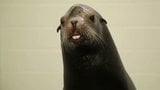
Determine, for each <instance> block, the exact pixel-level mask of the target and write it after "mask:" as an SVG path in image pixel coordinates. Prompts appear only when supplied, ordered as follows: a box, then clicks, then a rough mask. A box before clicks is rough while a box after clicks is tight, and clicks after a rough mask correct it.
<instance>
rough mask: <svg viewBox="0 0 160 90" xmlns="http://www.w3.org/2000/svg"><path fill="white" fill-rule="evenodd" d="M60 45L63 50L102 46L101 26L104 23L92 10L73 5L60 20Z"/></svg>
mask: <svg viewBox="0 0 160 90" xmlns="http://www.w3.org/2000/svg"><path fill="white" fill-rule="evenodd" d="M60 23H61V25H60V26H59V27H58V29H57V31H59V30H61V43H62V46H64V47H65V48H74V47H97V45H102V41H103V40H102V38H103V37H102V35H101V34H103V31H102V24H103V25H104V24H105V23H106V21H105V20H104V19H103V18H102V17H101V16H100V15H99V14H98V13H97V12H96V11H95V10H93V9H92V8H90V7H88V6H84V5H74V6H72V7H71V8H70V9H69V11H68V12H67V13H66V15H64V16H63V17H62V18H61V20H60Z"/></svg>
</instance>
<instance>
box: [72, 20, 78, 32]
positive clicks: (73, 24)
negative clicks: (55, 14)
mask: <svg viewBox="0 0 160 90" xmlns="http://www.w3.org/2000/svg"><path fill="white" fill-rule="evenodd" d="M77 22H78V21H77V20H72V21H71V24H72V26H73V29H74V30H75V29H76V24H77Z"/></svg>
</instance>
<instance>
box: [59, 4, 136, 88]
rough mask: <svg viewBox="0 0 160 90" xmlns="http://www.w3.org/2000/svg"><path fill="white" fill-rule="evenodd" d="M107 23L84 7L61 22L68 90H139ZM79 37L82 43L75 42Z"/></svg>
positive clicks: (66, 16) (72, 12) (73, 9)
mask: <svg viewBox="0 0 160 90" xmlns="http://www.w3.org/2000/svg"><path fill="white" fill-rule="evenodd" d="M73 21H74V23H73ZM75 21H76V23H75ZM106 23H107V22H106V20H105V19H103V18H102V16H101V15H100V14H99V13H98V12H96V11H95V10H94V9H92V8H91V7H89V6H86V5H82V4H78V5H73V6H72V7H71V8H70V9H69V10H68V12H67V13H66V14H65V15H64V16H63V17H62V18H61V25H60V26H59V27H58V28H57V31H60V32H61V46H62V54H63V63H64V90H136V89H135V87H134V84H133V82H132V80H131V79H130V77H129V76H128V74H127V72H126V71H125V69H124V67H123V64H122V62H121V59H120V57H119V54H118V52H117V49H116V47H115V45H114V42H113V40H112V37H111V35H110V33H109V30H108V28H107V26H106ZM75 34H79V35H80V36H81V37H80V39H78V40H73V39H72V35H75Z"/></svg>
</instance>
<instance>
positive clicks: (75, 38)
mask: <svg viewBox="0 0 160 90" xmlns="http://www.w3.org/2000/svg"><path fill="white" fill-rule="evenodd" d="M81 40H82V36H81V35H80V34H73V35H72V36H71V41H72V42H73V43H74V44H78V43H80V42H81Z"/></svg>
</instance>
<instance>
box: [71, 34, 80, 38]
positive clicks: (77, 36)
mask: <svg viewBox="0 0 160 90" xmlns="http://www.w3.org/2000/svg"><path fill="white" fill-rule="evenodd" d="M72 38H73V39H79V38H80V35H76V36H72Z"/></svg>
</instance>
